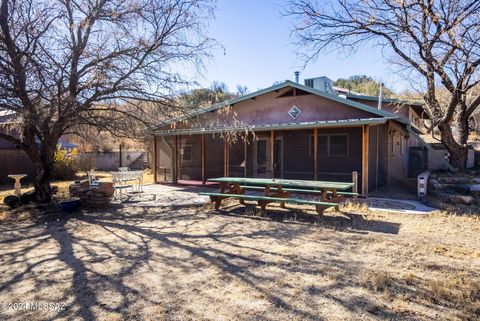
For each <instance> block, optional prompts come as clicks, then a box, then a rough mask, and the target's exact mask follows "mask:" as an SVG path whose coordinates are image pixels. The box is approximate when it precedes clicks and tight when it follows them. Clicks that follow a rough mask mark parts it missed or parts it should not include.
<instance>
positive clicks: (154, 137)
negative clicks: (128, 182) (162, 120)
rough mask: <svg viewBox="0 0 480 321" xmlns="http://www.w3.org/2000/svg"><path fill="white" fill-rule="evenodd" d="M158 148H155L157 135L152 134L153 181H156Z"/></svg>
mask: <svg viewBox="0 0 480 321" xmlns="http://www.w3.org/2000/svg"><path fill="white" fill-rule="evenodd" d="M157 164H158V148H157V136H153V182H154V183H155V184H157V183H158V180H157V167H158V165H157Z"/></svg>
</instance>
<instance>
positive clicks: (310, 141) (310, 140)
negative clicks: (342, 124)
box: [308, 133, 350, 158]
mask: <svg viewBox="0 0 480 321" xmlns="http://www.w3.org/2000/svg"><path fill="white" fill-rule="evenodd" d="M320 136H323V137H327V154H326V155H318V157H319V158H346V157H349V155H350V134H349V133H335V134H318V137H320ZM331 136H346V138H347V142H346V146H347V153H346V154H342V155H332V154H331V150H330V148H331V147H330V146H331V143H330V138H331ZM313 150H314V149H313V134H310V135H308V157H309V158H312V157H313ZM317 152H318V150H317Z"/></svg>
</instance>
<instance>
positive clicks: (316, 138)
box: [313, 128, 318, 180]
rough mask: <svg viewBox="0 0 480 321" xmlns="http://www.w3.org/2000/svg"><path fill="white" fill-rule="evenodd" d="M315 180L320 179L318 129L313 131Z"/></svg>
mask: <svg viewBox="0 0 480 321" xmlns="http://www.w3.org/2000/svg"><path fill="white" fill-rule="evenodd" d="M313 179H314V180H317V179H318V128H314V129H313Z"/></svg>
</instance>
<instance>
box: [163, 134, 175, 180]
mask: <svg viewBox="0 0 480 321" xmlns="http://www.w3.org/2000/svg"><path fill="white" fill-rule="evenodd" d="M161 137H162V141H163V142H164V143H165V144H167V146H168V147H170V155H172V157H170V166H171V169H172V170H171V171H172V173H171V176H172V183H175V176H174V173H173V167H174V166H175V164H174V160H173V158H174V157H175V155H173V146H172V145H170V143H169V142H168V141H167V140H166V139H165V136H161Z"/></svg>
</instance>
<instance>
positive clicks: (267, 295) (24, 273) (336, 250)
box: [0, 205, 464, 320]
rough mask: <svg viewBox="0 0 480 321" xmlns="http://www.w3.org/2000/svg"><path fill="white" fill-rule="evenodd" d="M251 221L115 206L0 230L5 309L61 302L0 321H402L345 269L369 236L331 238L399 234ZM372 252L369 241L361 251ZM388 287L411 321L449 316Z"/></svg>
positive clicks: (333, 221)
mask: <svg viewBox="0 0 480 321" xmlns="http://www.w3.org/2000/svg"><path fill="white" fill-rule="evenodd" d="M249 211H251V207H247V208H241V207H238V206H233V207H232V208H230V209H229V208H225V209H223V210H222V211H220V212H219V213H216V214H212V213H211V212H206V211H205V208H204V207H191V206H189V207H181V206H175V207H172V206H161V207H159V208H157V209H155V210H152V209H151V208H148V209H146V208H142V207H135V208H128V207H125V205H117V206H116V207H113V208H111V209H110V210H109V211H108V212H106V211H96V212H82V213H76V214H72V215H69V216H67V215H64V214H62V213H50V215H48V216H42V217H39V218H38V220H37V221H36V222H30V223H29V222H26V223H24V224H22V225H21V226H2V227H1V235H2V236H1V242H0V244H1V246H2V248H4V249H5V250H2V251H1V252H0V258H1V261H2V267H1V268H0V271H1V275H2V276H1V277H0V280H1V282H0V284H1V286H0V298H1V299H2V300H3V301H6V300H7V298H15V300H23V301H35V300H36V301H54V302H66V307H67V308H66V310H63V311H15V312H12V311H0V316H1V317H2V318H9V319H13V320H23V319H30V320H40V319H48V320H54V319H57V318H65V319H66V320H73V319H76V318H80V319H82V320H127V319H137V320H149V319H150V320H204V319H212V320H215V319H231V320H235V319H239V320H241V319H243V320H252V319H262V320H291V319H298V320H324V319H329V318H331V317H333V316H335V317H336V318H346V319H348V318H353V317H355V316H357V315H359V314H361V315H363V316H364V317H365V319H377V318H381V319H396V318H397V316H398V315H399V314H398V313H399V311H396V310H394V308H393V307H392V304H390V303H388V302H389V300H391V299H385V298H383V294H382V293H377V292H376V291H372V290H371V289H369V287H370V286H369V285H368V283H365V282H364V281H363V279H362V278H361V277H360V275H362V274H364V273H367V272H368V273H370V272H371V271H372V267H371V266H370V265H369V264H368V263H366V262H362V260H360V259H359V258H358V257H357V256H352V257H349V255H350V254H349V253H350V252H349V251H355V249H359V250H362V251H363V249H361V248H357V246H358V243H359V240H360V239H359V237H364V236H363V235H358V234H357V233H354V234H349V233H342V232H337V231H335V230H341V231H347V232H351V231H353V232H358V233H367V232H368V233H370V232H373V233H393V234H396V233H398V230H399V224H397V223H389V222H384V221H370V220H366V219H365V218H363V217H362V216H360V215H347V214H344V215H340V216H330V215H328V214H326V215H325V216H323V217H317V216H314V215H311V214H308V213H302V212H298V213H295V214H293V213H286V212H283V211H280V210H275V209H274V210H270V211H269V212H268V213H269V214H268V217H255V216H252V215H247V214H248V213H249ZM280 222H284V223H280ZM307 223H308V224H307ZM312 223H313V224H312ZM374 241H375V239H374V238H372V239H364V242H365V243H366V244H368V242H374ZM351 253H354V252H351ZM375 264H377V263H375ZM389 282H390V283H389V284H388V285H386V286H392V287H393V286H398V287H400V286H401V287H402V289H403V293H402V295H403V296H408V297H409V298H411V300H413V302H414V303H415V304H416V305H421V306H422V307H423V308H424V309H425V310H428V311H425V310H421V309H420V310H419V311H416V312H415V313H414V315H415V318H420V319H428V318H429V316H430V313H432V312H431V311H434V312H435V313H436V312H437V311H439V310H440V307H439V306H441V305H446V306H448V305H449V304H450V303H448V302H446V301H445V300H443V301H441V302H439V306H436V305H431V304H430V303H428V304H427V303H425V302H424V301H422V296H421V295H420V294H419V293H426V295H427V294H428V289H427V288H424V287H423V286H421V285H418V286H416V287H412V286H408V285H407V284H404V283H405V282H404V281H402V280H400V279H395V278H392V279H390V280H389ZM419 284H421V283H419ZM32 289H35V291H32ZM12 300H13V299H12ZM442 309H443V308H442ZM463 312H464V311H463ZM404 313H407V315H408V312H404ZM412 315H413V314H412ZM404 316H405V315H404Z"/></svg>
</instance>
